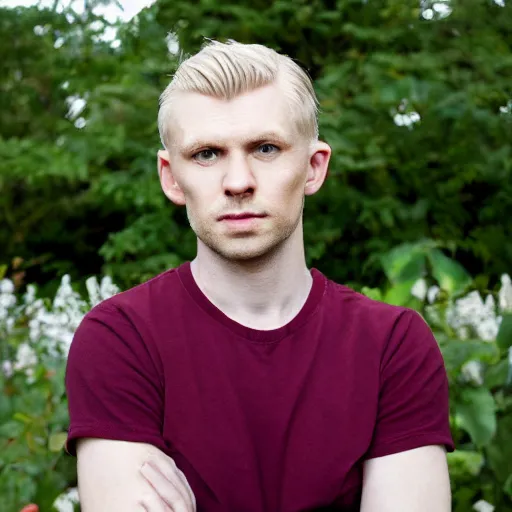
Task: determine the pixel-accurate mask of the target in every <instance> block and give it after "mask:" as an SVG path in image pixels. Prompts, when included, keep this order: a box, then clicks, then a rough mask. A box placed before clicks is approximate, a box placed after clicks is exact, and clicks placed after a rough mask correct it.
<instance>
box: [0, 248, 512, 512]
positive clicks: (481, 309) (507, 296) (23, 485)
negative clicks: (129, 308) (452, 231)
mask: <svg viewBox="0 0 512 512" xmlns="http://www.w3.org/2000/svg"><path fill="white" fill-rule="evenodd" d="M382 265H383V268H384V271H385V273H386V275H387V276H388V278H389V284H388V286H387V287H386V288H384V289H382V290H381V289H377V288H373V289H372V288H367V287H363V288H362V290H361V291H362V292H363V293H365V294H366V295H368V296H370V297H372V298H374V299H376V300H384V301H387V302H390V303H392V304H396V305H402V306H407V307H411V308H414V309H416V310H417V311H419V312H420V313H421V314H422V315H423V316H424V318H425V319H426V320H427V321H428V322H429V324H430V326H431V327H432V329H433V331H434V333H435V335H436V338H437V340H438V342H439V344H440V347H441V351H442V353H443V356H444V360H445V364H446V368H447V371H448V376H449V380H450V389H451V399H450V404H451V405H450V407H451V411H450V418H451V427H452V433H453V436H454V439H455V442H456V445H457V450H456V451H455V452H454V453H452V454H449V455H448V462H449V468H450V475H451V480H452V491H453V504H454V508H453V510H454V512H467V511H469V510H471V509H472V507H473V505H474V504H475V503H479V502H480V503H483V502H487V503H491V504H492V505H493V506H494V507H496V511H499V512H507V511H511V512H512V485H511V484H512V348H511V347H512V283H511V281H510V278H509V276H508V275H504V276H503V278H502V285H501V287H500V290H499V291H491V290H480V291H479V290H478V288H477V285H478V283H476V282H475V281H473V280H472V279H471V278H470V276H469V275H468V274H467V272H466V271H465V270H464V268H463V267H462V266H460V265H459V264H458V263H457V262H455V261H454V260H452V259H450V258H448V257H447V256H446V255H445V254H444V252H441V251H440V250H439V248H438V247H437V246H436V244H435V243H433V242H432V241H428V240H426V241H423V242H421V243H418V244H414V245H412V244H407V245H403V246H399V247H397V248H395V249H393V250H392V251H390V252H389V253H388V254H386V255H385V256H383V258H382ZM86 288H87V298H86V299H83V298H82V297H81V296H80V294H79V293H77V292H76V291H75V290H73V289H72V287H71V284H70V281H69V277H67V276H66V277H65V278H63V280H62V281H61V285H60V287H59V289H58V291H57V294H56V296H55V298H54V299H53V300H52V301H50V300H49V299H45V300H42V299H38V298H36V291H35V288H33V287H29V290H28V292H27V293H26V294H25V295H24V296H23V297H17V296H16V294H15V293H14V285H13V284H12V282H11V281H9V280H3V281H0V337H1V338H2V339H5V340H7V344H6V345H3V346H2V351H3V352H2V353H1V354H0V364H1V365H2V366H1V368H2V369H1V371H0V384H1V385H2V386H1V387H0V389H1V390H2V391H1V392H0V496H1V497H2V506H3V508H2V510H3V511H5V512H19V510H20V509H21V507H22V506H23V505H25V504H27V503H30V502H33V503H37V504H38V505H39V506H40V508H41V512H46V511H48V512H50V511H53V510H60V509H59V508H56V509H53V508H52V505H53V504H54V503H55V500H56V499H57V498H58V497H59V496H62V495H63V493H66V492H69V491H70V489H71V492H73V489H74V488H75V487H76V483H77V482H76V470H75V460H74V459H72V458H71V457H69V456H68V455H67V454H66V453H65V452H64V451H63V443H64V440H65V432H66V428H67V405H66V397H65V390H64V368H65V362H66V354H67V349H68V348H69V344H70V341H71V338H72V335H73V332H74V329H76V327H77V326H78V324H79V322H80V320H81V318H82V317H83V315H84V314H85V313H86V312H87V311H88V309H90V307H91V306H93V305H94V304H96V303H97V302H99V301H100V300H103V299H105V298H107V297H109V296H111V295H112V294H113V293H115V292H116V291H117V290H116V288H115V287H114V286H113V285H112V282H111V281H110V280H109V279H108V278H104V279H103V281H102V283H101V285H98V283H97V282H96V281H95V279H94V278H92V279H89V280H88V281H87V286H86ZM480 292H482V293H483V294H484V295H486V296H487V297H486V299H485V301H484V300H482V298H481V295H480ZM60 499H61V500H62V497H61V498H60Z"/></svg>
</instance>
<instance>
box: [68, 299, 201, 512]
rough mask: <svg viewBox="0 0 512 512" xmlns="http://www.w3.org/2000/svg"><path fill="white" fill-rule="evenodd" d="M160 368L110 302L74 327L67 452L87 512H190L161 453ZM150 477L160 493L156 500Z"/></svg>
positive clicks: (183, 489) (178, 477) (178, 476)
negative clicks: (74, 457) (75, 468)
mask: <svg viewBox="0 0 512 512" xmlns="http://www.w3.org/2000/svg"><path fill="white" fill-rule="evenodd" d="M159 364H160V363H159V358H158V354H157V353H156V352H155V350H152V346H151V344H150V343H148V342H147V341H146V340H145V339H143V338H142V336H141V334H140V331H139V329H138V328H137V326H135V325H134V324H133V321H132V319H131V317H130V316H129V315H127V314H126V312H125V311H124V310H121V309H120V308H118V307H117V306H115V305H112V304H110V303H108V302H106V303H103V304H100V305H99V306H97V307H96V308H94V309H93V310H91V312H89V313H88V314H87V315H86V317H85V318H84V319H83V321H82V323H81V325H80V327H79V328H78V329H77V332H76V333H75V336H74V338H73V342H72V344H71V348H70V352H69V356H68V361H67V369H66V390H67V396H68V406H69V413H70V426H69V429H68V439H67V443H66V448H67V450H68V452H69V453H70V454H72V455H75V454H76V455H77V456H78V483H79V493H80V499H81V502H82V510H83V511H84V512H112V511H120V512H132V511H133V512H142V511H146V512H165V511H169V510H173V511H177V512H184V511H187V512H190V511H192V510H194V509H193V508H191V502H193V495H192V496H190V495H191V491H190V490H189V489H188V484H187V483H186V480H185V477H184V476H183V475H182V473H181V472H180V471H179V470H178V469H177V468H176V465H175V464H174V461H173V460H172V459H171V458H170V457H168V456H167V455H166V448H167V445H166V442H165V440H164V438H163V436H162V432H161V429H162V424H163V421H164V417H163V414H164V402H163V395H164V391H163V385H162V381H163V378H162V370H161V367H160V366H159ZM148 461H150V462H151V466H147V465H146V464H144V463H145V462H148ZM143 465H144V466H145V468H146V469H145V470H144V471H141V468H142V466H143ZM152 466H155V467H157V468H161V467H162V466H163V468H164V469H163V470H162V469H160V470H153V469H151V468H152ZM148 473H149V474H150V475H151V476H152V480H151V481H152V482H153V481H155V482H158V488H159V490H160V489H163V491H160V497H159V496H158V494H157V493H156V491H154V489H153V486H151V485H150V484H149V482H148V478H147V474H148ZM180 483H181V485H180ZM189 491H190V493H189ZM166 502H167V503H172V504H173V508H172V509H171V508H169V506H168V507H166V506H165V503H166ZM176 505H177V507H176Z"/></svg>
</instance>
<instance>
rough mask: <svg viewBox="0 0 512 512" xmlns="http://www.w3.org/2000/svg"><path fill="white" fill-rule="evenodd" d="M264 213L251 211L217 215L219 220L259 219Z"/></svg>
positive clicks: (264, 215)
mask: <svg viewBox="0 0 512 512" xmlns="http://www.w3.org/2000/svg"><path fill="white" fill-rule="evenodd" d="M266 216H267V215H266V214H264V213H253V212H240V213H226V214H225V215H221V216H220V217H219V219H218V220H219V221H220V220H242V219H254V218H256V219H261V218H263V217H266Z"/></svg>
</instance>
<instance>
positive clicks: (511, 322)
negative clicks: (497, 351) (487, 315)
mask: <svg viewBox="0 0 512 512" xmlns="http://www.w3.org/2000/svg"><path fill="white" fill-rule="evenodd" d="M496 342H497V343H498V346H499V347H500V348H502V349H503V350H507V349H508V348H509V347H512V313H503V317H502V320H501V325H500V330H499V331H498V336H497V337H496Z"/></svg>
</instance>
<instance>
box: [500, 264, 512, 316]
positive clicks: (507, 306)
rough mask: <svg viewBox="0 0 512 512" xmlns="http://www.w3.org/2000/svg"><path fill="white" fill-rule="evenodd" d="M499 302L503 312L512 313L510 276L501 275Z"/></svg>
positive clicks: (511, 283)
mask: <svg viewBox="0 0 512 512" xmlns="http://www.w3.org/2000/svg"><path fill="white" fill-rule="evenodd" d="M498 302H499V305H500V310H501V311H502V312H503V313H512V281H511V279H510V276H509V275H507V274H503V275H502V276H501V288H500V291H499V292H498Z"/></svg>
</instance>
